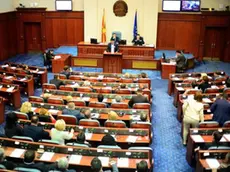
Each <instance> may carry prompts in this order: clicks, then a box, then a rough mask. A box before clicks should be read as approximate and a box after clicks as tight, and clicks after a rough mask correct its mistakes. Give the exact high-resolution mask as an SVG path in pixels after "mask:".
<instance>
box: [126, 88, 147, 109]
mask: <svg viewBox="0 0 230 172" xmlns="http://www.w3.org/2000/svg"><path fill="white" fill-rule="evenodd" d="M135 103H149V100H148V98H147V97H145V96H143V95H142V89H141V88H139V89H138V90H137V95H136V96H133V97H132V98H131V99H130V101H129V106H130V107H131V108H132V107H133V105H134V104H135Z"/></svg>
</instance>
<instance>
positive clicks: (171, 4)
mask: <svg viewBox="0 0 230 172" xmlns="http://www.w3.org/2000/svg"><path fill="white" fill-rule="evenodd" d="M162 10H163V11H183V12H189V11H192V12H198V11H200V0H163V5H162Z"/></svg>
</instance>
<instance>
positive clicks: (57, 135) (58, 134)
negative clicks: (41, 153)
mask: <svg viewBox="0 0 230 172" xmlns="http://www.w3.org/2000/svg"><path fill="white" fill-rule="evenodd" d="M50 136H51V140H55V141H58V142H59V144H61V145H65V140H70V139H71V138H72V137H73V133H70V132H68V131H59V130H57V129H56V128H52V129H51V133H50Z"/></svg>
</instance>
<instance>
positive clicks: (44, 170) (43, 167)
mask: <svg viewBox="0 0 230 172" xmlns="http://www.w3.org/2000/svg"><path fill="white" fill-rule="evenodd" d="M18 167H24V168H35V169H38V170H40V171H42V172H47V171H49V170H54V169H56V167H57V164H56V163H53V164H44V163H43V162H38V163H31V164H25V163H23V164H18Z"/></svg>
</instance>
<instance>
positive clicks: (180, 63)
mask: <svg viewBox="0 0 230 172" xmlns="http://www.w3.org/2000/svg"><path fill="white" fill-rule="evenodd" d="M185 62H186V58H185V56H184V55H183V54H182V53H181V51H179V50H177V51H176V68H177V69H176V70H177V72H180V71H182V70H183V69H184V67H185V66H186V64H185Z"/></svg>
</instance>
